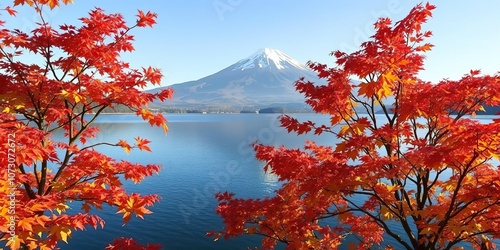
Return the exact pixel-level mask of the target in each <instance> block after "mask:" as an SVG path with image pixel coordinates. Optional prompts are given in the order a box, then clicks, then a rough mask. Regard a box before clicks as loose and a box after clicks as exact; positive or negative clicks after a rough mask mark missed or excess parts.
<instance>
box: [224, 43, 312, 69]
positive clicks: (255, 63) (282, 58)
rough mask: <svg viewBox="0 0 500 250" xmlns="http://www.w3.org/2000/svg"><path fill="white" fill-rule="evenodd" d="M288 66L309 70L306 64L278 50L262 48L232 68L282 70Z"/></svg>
mask: <svg viewBox="0 0 500 250" xmlns="http://www.w3.org/2000/svg"><path fill="white" fill-rule="evenodd" d="M290 67H295V68H299V69H304V70H309V69H308V67H307V66H306V65H304V64H303V63H301V62H299V61H297V60H295V59H293V58H291V57H290V56H288V55H287V54H285V53H283V52H281V51H279V50H276V49H269V48H264V49H260V50H258V51H257V52H255V53H254V54H252V55H251V56H249V57H247V58H245V59H243V60H240V61H239V62H237V63H236V64H235V65H234V66H233V69H232V70H233V71H235V70H247V69H253V68H276V69H278V70H282V69H286V68H290Z"/></svg>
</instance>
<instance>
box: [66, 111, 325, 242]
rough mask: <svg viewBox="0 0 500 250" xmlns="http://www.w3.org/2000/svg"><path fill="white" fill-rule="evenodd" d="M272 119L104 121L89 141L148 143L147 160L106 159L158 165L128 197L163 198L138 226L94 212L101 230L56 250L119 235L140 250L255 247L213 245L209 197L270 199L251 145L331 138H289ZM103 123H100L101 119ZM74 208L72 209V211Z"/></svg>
mask: <svg viewBox="0 0 500 250" xmlns="http://www.w3.org/2000/svg"><path fill="white" fill-rule="evenodd" d="M277 117H278V115H277V114H206V115H204V114H167V115H166V118H167V119H168V120H169V123H168V125H169V128H170V130H169V132H168V134H167V135H165V134H164V133H163V130H162V129H161V128H152V127H151V126H149V124H147V123H146V122H143V121H142V120H140V119H139V118H137V117H136V116H135V115H105V116H103V117H100V119H99V122H98V123H97V125H98V126H99V127H100V128H101V130H102V132H101V134H100V135H99V136H98V137H97V138H96V139H95V140H93V141H109V142H117V141H118V140H119V139H125V140H130V141H131V142H133V138H134V137H137V136H140V137H141V138H146V139H148V140H151V141H152V142H151V144H150V147H151V149H152V151H153V152H152V153H149V152H141V151H138V150H136V151H134V150H132V152H131V153H130V154H129V155H127V154H126V153H125V152H124V150H123V149H121V148H111V147H104V148H101V150H103V151H104V152H106V153H107V154H108V155H110V156H112V157H114V158H118V159H125V160H128V161H131V162H139V163H144V164H146V163H155V164H161V165H162V166H163V168H162V171H161V172H160V174H159V175H158V176H153V177H150V178H147V179H146V180H145V181H144V182H142V183H140V184H138V185H134V184H132V183H127V184H126V187H127V190H128V191H129V192H140V193H142V194H149V193H156V194H159V195H160V196H161V197H162V199H161V201H160V202H159V203H157V204H155V206H154V207H152V208H151V211H152V212H153V214H151V215H147V216H145V220H142V219H140V218H135V217H132V219H131V220H130V222H129V223H127V224H126V225H125V226H122V224H123V222H122V219H121V214H115V213H116V209H114V208H108V209H104V211H99V215H100V216H102V217H103V219H105V221H106V225H105V228H104V229H98V230H94V229H93V228H91V229H88V230H87V231H84V232H82V231H77V232H74V233H73V237H72V238H71V239H70V240H69V245H66V244H64V243H62V244H60V247H61V248H62V249H82V250H83V249H104V247H105V246H107V244H109V243H110V242H112V240H113V239H114V238H116V237H119V236H124V237H133V238H134V239H136V240H138V241H139V242H141V243H146V242H149V243H158V244H161V245H163V246H164V249H218V250H221V249H247V247H256V246H259V243H260V238H259V237H257V236H244V237H239V238H237V239H229V240H223V239H220V240H219V241H217V242H214V241H213V238H209V237H207V236H205V233H206V232H208V231H211V230H216V231H217V230H220V229H222V227H223V225H222V220H221V219H220V217H219V216H218V215H216V214H215V208H216V205H217V201H216V199H215V198H214V196H213V195H214V193H216V192H218V191H226V190H227V191H230V192H234V193H236V195H237V196H239V197H242V198H248V197H254V198H257V197H263V196H265V195H272V192H273V190H275V189H276V188H277V187H278V185H279V184H278V183H277V180H276V178H275V176H273V175H270V174H266V173H264V171H263V168H262V167H263V166H264V164H263V163H262V162H259V161H257V160H256V159H255V158H254V152H253V149H252V148H251V147H250V144H251V143H252V142H254V141H260V142H261V143H264V144H268V145H286V146H289V147H301V146H303V145H304V141H305V140H306V139H310V140H315V141H317V142H318V143H320V144H330V145H333V144H334V141H331V140H332V139H333V137H331V136H328V137H324V136H323V137H318V136H314V135H307V136H299V137H297V136H296V135H294V134H288V133H287V132H286V130H285V129H283V128H281V127H280V126H279V121H278V120H277ZM297 117H298V118H300V119H303V120H306V119H312V120H315V121H321V122H323V123H328V119H329V118H328V117H326V116H320V115H315V114H300V115H297ZM101 118H102V119H101ZM75 207H78V206H75Z"/></svg>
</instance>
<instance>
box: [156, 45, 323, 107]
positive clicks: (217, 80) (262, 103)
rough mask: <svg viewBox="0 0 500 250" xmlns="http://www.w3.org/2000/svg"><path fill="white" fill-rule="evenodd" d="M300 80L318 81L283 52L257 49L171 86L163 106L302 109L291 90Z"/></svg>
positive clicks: (297, 96)
mask: <svg viewBox="0 0 500 250" xmlns="http://www.w3.org/2000/svg"><path fill="white" fill-rule="evenodd" d="M301 77H305V78H306V79H307V80H310V81H315V82H317V81H319V79H318V78H317V76H316V74H315V73H314V72H313V71H311V70H310V69H309V68H308V67H307V66H306V65H304V64H303V63H301V62H299V61H297V60H295V59H293V58H292V57H290V56H288V55H287V54H285V53H283V52H282V51H279V50H276V49H269V48H265V49H260V50H258V51H257V52H255V53H254V54H252V55H250V56H249V57H247V58H244V59H242V60H239V61H238V62H236V63H234V64H232V65H230V66H229V67H226V68H224V69H222V70H221V71H219V72H217V73H215V74H212V75H209V76H206V77H203V78H201V79H199V80H196V81H189V82H184V83H179V84H174V85H172V86H171V87H172V88H173V89H174V98H173V101H168V102H166V103H165V104H163V105H166V106H168V107H170V108H172V107H191V108H222V109H231V108H233V109H236V110H241V109H246V108H249V109H252V108H257V109H258V108H262V107H272V106H279V107H303V108H305V107H306V105H305V104H304V97H303V96H302V95H301V94H300V93H298V92H296V91H295V87H294V83H295V81H297V80H298V79H299V78H301ZM159 89H161V88H158V89H153V90H150V91H158V90H159Z"/></svg>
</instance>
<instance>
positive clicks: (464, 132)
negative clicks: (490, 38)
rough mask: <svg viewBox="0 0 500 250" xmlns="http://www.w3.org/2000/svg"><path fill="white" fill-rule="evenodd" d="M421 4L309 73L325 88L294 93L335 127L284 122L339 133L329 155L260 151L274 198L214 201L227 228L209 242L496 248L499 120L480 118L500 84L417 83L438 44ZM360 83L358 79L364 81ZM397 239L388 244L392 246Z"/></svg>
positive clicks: (481, 79) (488, 79)
mask: <svg viewBox="0 0 500 250" xmlns="http://www.w3.org/2000/svg"><path fill="white" fill-rule="evenodd" d="M434 8H435V7H434V6H433V5H430V4H420V5H417V6H416V7H414V8H413V9H412V10H411V11H410V12H409V14H408V15H407V16H406V17H405V18H404V19H402V20H400V21H398V22H396V23H392V21H391V20H390V19H389V18H380V19H379V20H378V21H377V22H376V23H375V25H374V28H375V31H374V35H373V36H372V37H371V38H370V40H369V41H366V42H364V43H362V44H361V47H360V49H359V50H358V51H355V52H353V53H345V52H341V51H335V52H332V56H334V57H335V62H336V66H335V67H328V66H327V65H325V64H321V63H311V62H310V63H309V66H310V67H311V69H313V70H314V71H316V72H317V73H318V76H319V77H320V78H322V79H325V82H326V83H325V84H314V83H312V82H309V81H307V80H305V79H300V80H298V81H297V82H296V88H297V90H298V91H299V92H301V93H303V94H304V95H305V97H306V102H307V103H308V104H309V105H310V106H311V107H312V109H313V110H314V111H315V112H317V113H321V114H328V115H329V117H330V124H316V123H315V122H312V121H299V120H297V119H296V118H293V117H291V116H287V115H285V116H282V117H281V118H280V120H281V123H282V126H284V127H285V128H287V130H288V132H295V133H298V134H303V133H315V134H322V136H328V135H331V136H332V137H334V138H333V141H334V142H335V143H334V144H332V145H331V146H328V145H318V144H316V143H314V142H312V141H308V142H307V143H306V145H305V147H304V148H303V149H300V148H293V149H289V148H286V147H283V146H282V147H273V146H266V145H261V144H254V149H255V151H256V157H257V158H258V159H259V160H262V161H264V162H266V165H265V167H264V169H265V171H267V172H270V173H273V174H275V175H276V176H277V177H278V180H279V181H280V183H281V186H280V188H279V189H278V190H276V191H275V194H274V196H271V197H265V198H260V199H241V198H237V197H235V195H234V194H232V193H228V192H224V193H218V194H216V197H217V198H218V200H219V205H218V207H217V210H216V212H217V213H218V214H220V216H221V217H222V218H223V220H224V223H225V227H224V229H223V230H222V231H220V232H215V231H212V232H210V233H208V235H209V236H212V237H215V238H216V239H218V238H219V237H222V236H223V237H225V238H228V237H235V236H238V235H241V234H255V235H261V236H264V237H263V239H262V246H263V248H264V249H273V248H274V247H275V246H276V244H278V242H281V243H284V244H285V245H286V246H287V249H336V248H338V247H339V246H341V245H342V246H344V247H346V246H347V247H349V249H367V248H371V247H374V246H377V245H381V246H382V247H386V248H387V249H394V248H396V249H464V248H463V247H464V246H465V247H473V248H475V249H493V248H494V247H495V244H494V240H495V239H499V238H500V169H499V168H498V166H495V165H494V162H495V161H497V162H498V159H499V156H498V155H499V151H500V120H498V119H496V120H495V119H493V120H492V121H491V122H485V121H483V122H480V121H479V120H477V119H475V117H474V115H475V113H476V112H480V111H481V110H484V105H489V106H497V105H499V104H500V76H499V75H498V74H497V75H483V74H481V73H480V71H478V70H472V71H471V72H470V73H467V74H465V75H464V76H463V77H462V78H461V79H459V80H450V79H443V80H441V81H439V82H437V83H431V82H427V81H424V80H422V79H420V78H419V77H418V73H419V71H421V70H423V61H424V54H425V52H427V51H429V50H430V49H431V48H432V46H433V45H431V44H430V43H427V42H426V39H427V38H428V37H430V36H431V35H432V33H431V32H430V31H424V30H422V24H423V23H425V22H426V20H427V19H428V18H429V17H430V16H431V14H432V10H433V9H434ZM358 79H359V81H358ZM389 239H390V240H391V244H389V243H387V242H384V240H389Z"/></svg>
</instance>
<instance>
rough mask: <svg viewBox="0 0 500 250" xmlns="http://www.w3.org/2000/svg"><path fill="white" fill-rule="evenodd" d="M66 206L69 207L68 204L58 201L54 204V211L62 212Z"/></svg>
mask: <svg viewBox="0 0 500 250" xmlns="http://www.w3.org/2000/svg"><path fill="white" fill-rule="evenodd" d="M68 208H69V206H68V205H66V204H63V203H59V204H57V206H56V211H57V212H58V213H59V214H61V213H62V212H64V211H66V209H68Z"/></svg>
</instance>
